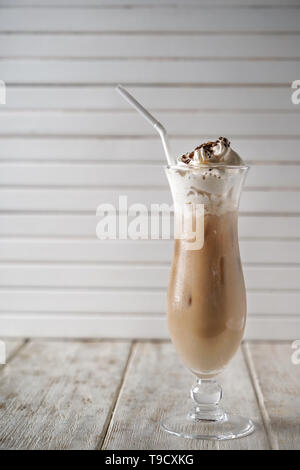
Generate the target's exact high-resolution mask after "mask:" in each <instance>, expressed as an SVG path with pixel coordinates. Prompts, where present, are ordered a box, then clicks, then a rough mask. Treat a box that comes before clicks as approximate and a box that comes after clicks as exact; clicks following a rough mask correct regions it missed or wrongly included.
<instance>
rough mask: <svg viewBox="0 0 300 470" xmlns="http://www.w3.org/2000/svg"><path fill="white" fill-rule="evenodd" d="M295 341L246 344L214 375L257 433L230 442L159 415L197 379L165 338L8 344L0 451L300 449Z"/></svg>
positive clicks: (1, 377) (227, 400)
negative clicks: (181, 431) (192, 436)
mask: <svg viewBox="0 0 300 470" xmlns="http://www.w3.org/2000/svg"><path fill="white" fill-rule="evenodd" d="M292 352H293V350H292V348H291V343H287V342H281V343H278V342H277V343H263V342H256V343H254V342H253V343H244V344H243V345H242V347H241V349H240V351H239V352H238V354H237V355H236V357H235V358H234V360H233V361H232V363H231V364H230V366H229V367H228V369H227V370H226V372H225V373H224V374H223V376H221V377H220V382H221V383H222V385H223V387H224V394H225V396H224V400H223V404H224V406H225V407H227V408H228V409H231V410H233V411H234V412H238V413H242V414H243V415H245V416H249V417H251V418H252V419H253V420H254V421H255V423H256V432H255V433H254V434H253V435H251V436H249V437H246V438H243V439H238V440H235V441H224V442H212V441H208V442H206V441H195V440H184V439H181V438H177V437H172V436H169V435H167V434H166V433H164V432H163V431H162V430H161V429H160V428H159V425H158V423H159V421H160V419H161V418H162V417H163V416H165V415H166V414H168V413H171V412H173V411H174V410H179V409H180V407H181V406H182V405H183V404H185V403H186V402H185V400H187V399H188V393H189V388H190V386H191V384H192V381H193V378H192V377H191V375H190V374H189V373H188V372H187V371H186V370H185V369H184V368H183V366H182V365H181V364H180V362H179V360H178V358H177V356H176V354H175V352H174V350H173V347H172V345H171V344H170V343H169V342H166V341H155V342H154V341H146V342H145V341H144V342H142V341H77V340H76V341H60V340H47V341H45V340H26V341H9V342H7V356H8V358H7V364H6V365H5V366H0V367H1V370H0V448H1V449H114V450H116V449H148V450H151V449H178V450H179V449H300V365H294V364H293V363H292V361H291V355H292Z"/></svg>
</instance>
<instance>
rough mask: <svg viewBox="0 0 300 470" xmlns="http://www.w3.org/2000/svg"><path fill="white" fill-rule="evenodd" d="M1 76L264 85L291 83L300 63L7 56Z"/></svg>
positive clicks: (32, 80)
mask: <svg viewBox="0 0 300 470" xmlns="http://www.w3.org/2000/svg"><path fill="white" fill-rule="evenodd" d="M0 70H1V77H2V78H1V79H2V80H4V81H6V82H7V84H8V85H10V84H12V83H14V84H25V83H28V84H40V83H42V84H49V83H56V84H60V83H63V84H103V85H108V84H110V85H111V84H117V83H119V82H123V83H125V84H126V83H127V84H136V83H141V84H149V83H152V84H160V83H163V84H173V85H174V84H178V83H180V84H188V85H195V84H205V85H207V84H209V85H213V84H215V85H220V84H232V85H234V84H244V85H249V84H253V83H254V84H259V85H260V84H264V85H272V84H277V85H285V86H290V84H291V82H292V81H293V80H296V78H297V76H298V72H299V63H298V62H297V61H293V60H286V61H285V62H284V64H283V63H282V61H280V60H268V61H261V60H253V61H240V60H232V61H230V66H226V62H224V61H217V60H209V59H207V60H201V61H194V60H182V61H172V60H170V61H161V60H109V59H103V60H78V59H77V60H75V59H73V60H68V61H66V60H50V59H49V60H47V61H45V60H37V59H35V60H34V59H27V60H26V59H19V60H17V59H1V60H0Z"/></svg>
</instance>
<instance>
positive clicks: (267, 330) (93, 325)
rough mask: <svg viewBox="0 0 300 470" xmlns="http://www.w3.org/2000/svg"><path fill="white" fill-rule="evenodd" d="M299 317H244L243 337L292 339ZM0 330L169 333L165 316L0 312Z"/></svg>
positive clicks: (115, 335) (95, 334)
mask: <svg viewBox="0 0 300 470" xmlns="http://www.w3.org/2000/svg"><path fill="white" fill-rule="evenodd" d="M299 328H300V319H299V318H297V317H296V316H295V317H288V316H287V315H283V316H278V317H277V316H276V317H272V316H268V317H267V318H264V317H263V316H257V317H255V316H251V315H249V317H248V319H247V326H246V332H245V338H246V339H250V340H251V339H256V340H259V339H264V340H268V339H270V340H276V339H279V340H294V339H295V331H299ZM0 329H1V332H2V335H3V336H7V337H15V336H21V337H28V336H31V337H41V336H44V337H48V338H51V337H52V338H53V337H54V338H58V337H59V338H74V337H77V338H91V337H92V338H129V339H132V338H145V339H149V338H151V339H152V338H157V339H165V338H169V337H170V335H169V333H168V329H167V322H166V318H165V315H157V316H155V315H148V316H144V315H131V316H129V315H128V316H126V315H122V316H120V315H113V316H112V315H103V314H102V315H101V314H98V315H97V314H93V315H89V314H87V313H84V314H82V315H80V314H78V315H74V314H73V315H72V314H71V315H67V314H63V313H59V314H54V313H53V314H40V313H39V314H32V313H28V314H24V313H9V314H3V313H0Z"/></svg>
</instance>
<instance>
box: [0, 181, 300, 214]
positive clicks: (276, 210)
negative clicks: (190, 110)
mask: <svg viewBox="0 0 300 470" xmlns="http://www.w3.org/2000/svg"><path fill="white" fill-rule="evenodd" d="M119 195H126V196H127V197H128V200H127V201H128V206H129V205H131V204H134V203H140V204H145V205H146V206H148V207H149V208H150V205H151V204H161V203H167V204H172V201H171V196H170V192H169V191H168V190H167V189H165V190H163V189H155V191H154V188H151V187H148V188H145V189H144V190H138V189H135V190H133V189H128V188H123V189H122V188H116V189H102V190H101V189H99V190H96V189H19V188H13V189H0V211H45V212H47V211H56V212H64V211H71V212H80V211H87V212H90V214H95V213H96V208H97V207H98V206H99V205H100V204H102V203H109V204H113V205H114V206H115V207H116V208H118V204H119ZM299 207H300V192H299V191H259V190H253V191H244V193H243V195H242V198H241V204H240V208H241V211H243V212H255V213H266V212H268V213H269V214H271V215H272V214H281V213H297V214H299V213H300V210H299Z"/></svg>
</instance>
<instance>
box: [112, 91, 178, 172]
mask: <svg viewBox="0 0 300 470" xmlns="http://www.w3.org/2000/svg"><path fill="white" fill-rule="evenodd" d="M116 91H117V92H118V93H119V94H120V95H121V96H122V97H123V98H124V99H125V100H126V101H127V102H128V103H129V104H131V106H133V107H134V108H135V109H136V110H137V111H138V113H140V114H141V115H142V116H143V117H144V118H145V119H146V120H147V121H148V122H149V123H150V124H151V125H152V126H153V127H154V129H155V130H156V131H157V132H158V133H159V135H160V138H161V141H162V144H163V148H164V152H165V154H166V157H167V162H168V165H169V166H172V165H173V159H172V157H171V154H170V144H169V140H168V135H167V131H166V129H165V128H164V126H163V125H162V124H161V123H160V122H159V121H158V120H157V119H155V117H153V116H152V115H151V114H150V113H149V111H147V109H145V108H144V106H142V105H141V104H140V103H139V102H138V101H137V100H136V99H135V98H134V97H133V96H132V95H131V94H130V93H128V91H127V90H126V89H125V88H124V87H123V86H122V85H118V86H116Z"/></svg>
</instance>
